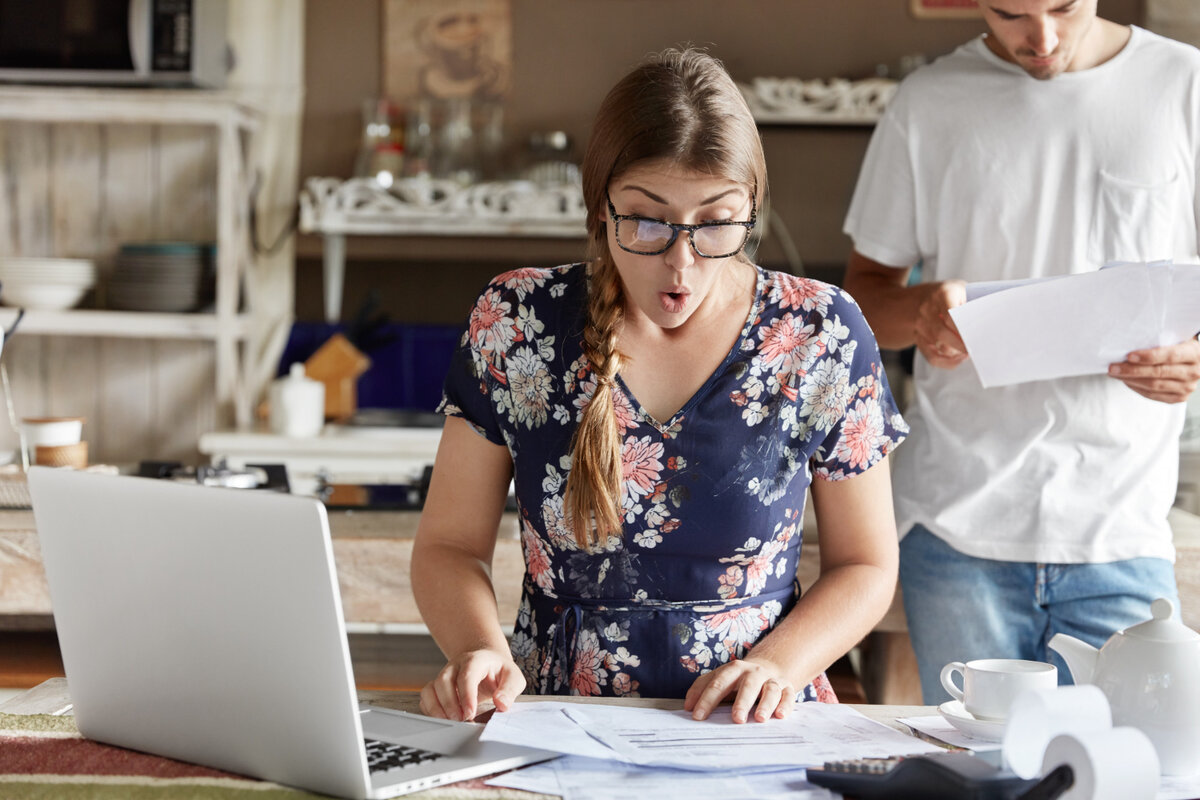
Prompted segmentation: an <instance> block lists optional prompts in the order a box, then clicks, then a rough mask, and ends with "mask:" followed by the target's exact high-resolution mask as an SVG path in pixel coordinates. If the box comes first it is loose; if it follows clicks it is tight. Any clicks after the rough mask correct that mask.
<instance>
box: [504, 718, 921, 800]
mask: <svg viewBox="0 0 1200 800" xmlns="http://www.w3.org/2000/svg"><path fill="white" fill-rule="evenodd" d="M482 738H483V739H484V740H489V741H498V742H510V743H518V744H523V745H528V746H531V747H539V748H543V749H546V750H553V751H555V752H559V753H563V754H564V756H565V757H563V758H559V759H556V760H554V761H550V762H546V763H544V764H539V765H535V766H533V767H527V768H525V769H522V770H519V771H517V772H510V773H508V774H505V775H502V776H500V777H498V778H495V779H493V780H491V781H489V783H491V784H493V785H496V786H504V787H508V788H513V789H522V790H525V791H530V792H542V793H545V794H557V795H561V796H562V797H563V798H566V800H593V799H594V798H602V797H604V798H609V797H613V796H614V789H616V790H618V791H619V794H620V796H628V797H649V796H654V797H656V798H658V799H659V800H671V798H686V799H687V800H706V799H707V798H713V800H728V798H731V797H755V798H762V800H770V798H775V797H780V798H782V797H788V798H828V797H836V795H833V794H831V793H829V792H828V791H827V790H825V789H822V788H820V787H817V786H814V785H812V784H810V783H808V782H807V780H806V779H805V770H804V768H805V767H807V766H820V765H822V764H824V763H825V762H826V761H836V760H842V759H854V758H870V757H881V758H882V757H888V756H895V755H919V754H922V753H936V752H943V748H940V747H938V746H936V745H933V744H929V743H928V742H924V741H922V740H920V739H916V738H914V737H912V736H908V735H906V734H904V733H901V732H900V731H897V730H894V729H892V728H889V727H887V726H886V725H883V724H881V723H878V722H875V721H873V720H870V719H868V718H867V717H865V716H863V715H862V714H860V713H859V712H858V711H855V710H854V709H852V708H849V707H847V706H842V705H832V704H825V703H801V704H798V705H797V706H796V708H795V710H794V711H793V712H792V713H791V714H790V715H788V717H787V718H786V719H771V720H768V721H766V722H748V723H744V724H740V725H739V724H735V723H734V722H733V718H732V715H731V713H730V709H729V707H728V706H723V707H721V708H718V709H717V710H716V711H714V712H713V714H712V715H711V717H710V718H709V719H707V720H705V721H703V722H697V721H695V720H693V719H692V717H691V714H689V713H688V712H685V711H664V710H661V709H650V708H630V707H628V706H616V705H593V704H587V705H582V704H578V703H556V702H538V703H517V704H515V705H514V706H513V707H512V708H511V709H510V710H509V711H506V712H504V713H497V714H493V715H492V718H491V721H489V722H488V725H487V728H486V729H485V730H484V733H483V736H482Z"/></svg>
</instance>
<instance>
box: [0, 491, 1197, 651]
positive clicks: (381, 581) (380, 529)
mask: <svg viewBox="0 0 1200 800" xmlns="http://www.w3.org/2000/svg"><path fill="white" fill-rule="evenodd" d="M419 519H420V512H417V511H331V512H329V524H330V532H331V534H332V536H333V548H334V558H335V561H336V563H337V569H338V579H339V581H340V582H341V587H342V602H343V607H344V610H345V613H346V619H347V622H348V623H349V624H350V626H351V631H352V632H397V633H411V632H423V631H424V626H423V624H422V622H421V617H420V614H419V613H418V612H417V609H416V603H415V602H414V601H413V599H412V586H411V583H410V581H409V564H410V563H411V558H412V542H413V537H414V536H415V534H416V529H417V521H418V520H419ZM1169 519H1170V521H1171V525H1172V528H1173V529H1174V531H1175V544H1176V548H1177V550H1178V552H1179V557H1178V560H1177V563H1176V576H1177V579H1178V581H1179V590H1180V597H1181V601H1182V606H1183V620H1184V622H1185V624H1187V625H1188V626H1189V627H1191V628H1193V629H1200V516H1197V515H1195V514H1190V513H1188V512H1186V511H1183V510H1181V509H1172V511H1171V513H1170V515H1169ZM815 528H816V526H815V522H814V521H813V520H812V519H811V517H809V518H808V519H806V524H805V537H804V538H805V544H804V549H803V550H802V556H801V560H800V568H799V570H798V572H797V575H798V577H799V579H800V584H801V586H803V587H805V588H807V587H808V586H810V585H811V584H812V582H813V581H814V580H815V579H816V577H817V574H818V572H819V565H818V564H819V555H820V547H819V539H818V538H817V536H816V531H815ZM524 570H525V566H524V558H523V555H522V553H521V542H520V532H519V523H518V518H517V515H516V514H515V513H506V514H505V515H504V516H503V518H502V520H501V525H500V531H499V535H498V538H497V545H496V554H495V559H494V563H493V574H494V577H495V580H494V583H495V586H496V594H497V603H498V605H499V608H500V619H501V621H502V622H503V623H504V624H506V625H511V624H512V621H513V620H514V619H516V609H517V604H518V602H519V600H520V591H521V576H522V575H523V574H524ZM50 614H51V612H50V595H49V590H48V589H47V587H46V579H45V573H44V571H43V568H42V564H41V550H40V547H39V546H38V540H37V533H36V529H35V526H34V520H33V512H31V511H28V510H0V629H6V628H7V629H10V630H11V629H21V628H33V629H49V628H51V627H53V624H52V617H51V616H50ZM905 629H906V628H905V624H904V613H903V608H902V606H901V604H900V602H899V599H897V601H896V602H893V604H892V608H891V610H889V612H888V614H887V616H885V618H884V619H883V620H882V621H881V622H880V624H879V625H878V626H877V627H876V630H879V631H887V632H899V631H904V630H905Z"/></svg>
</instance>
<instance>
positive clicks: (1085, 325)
mask: <svg viewBox="0 0 1200 800" xmlns="http://www.w3.org/2000/svg"><path fill="white" fill-rule="evenodd" d="M967 295H968V297H969V298H973V299H969V300H968V302H967V303H966V304H964V305H961V306H958V307H957V308H952V309H950V316H951V318H952V319H953V320H954V324H955V325H956V326H957V327H958V331H959V333H960V334H961V335H962V338H963V341H964V342H965V343H966V345H967V351H968V352H969V353H970V356H971V359H970V360H971V362H972V363H973V364H974V367H975V370H976V372H977V373H978V374H979V380H980V382H981V383H982V384H983V385H984V386H985V387H989V386H1004V385H1007V384H1013V383H1023V382H1025V381H1033V380H1045V379H1048V378H1062V377H1067V376H1071V375H1098V374H1104V373H1106V372H1107V371H1108V366H1109V364H1112V363H1115V362H1118V361H1124V360H1125V357H1126V355H1127V354H1128V353H1129V352H1130V351H1131V350H1139V349H1142V348H1146V347H1157V346H1161V345H1166V344H1175V343H1177V342H1181V341H1184V340H1185V339H1188V338H1191V337H1192V336H1194V335H1195V334H1196V332H1197V331H1200V266H1197V265H1194V264H1171V263H1167V262H1157V263H1154V264H1120V265H1114V266H1111V267H1107V268H1105V269H1101V270H1098V271H1096V272H1086V273H1082V274H1078V275H1066V276H1056V277H1054V278H1050V279H1043V280H1035V281H1011V282H988V283H984V284H969V285H968V289H967Z"/></svg>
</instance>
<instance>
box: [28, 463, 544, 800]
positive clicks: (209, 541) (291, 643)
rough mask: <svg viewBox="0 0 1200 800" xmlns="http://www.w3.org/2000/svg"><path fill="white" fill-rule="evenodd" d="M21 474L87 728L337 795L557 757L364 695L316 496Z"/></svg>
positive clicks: (121, 741)
mask: <svg viewBox="0 0 1200 800" xmlns="http://www.w3.org/2000/svg"><path fill="white" fill-rule="evenodd" d="M29 488H30V492H31V494H32V496H33V512H34V518H35V520H36V522H37V529H38V536H39V539H40V540H41V547H42V553H43V557H44V559H45V566H46V576H47V578H48V579H49V584H50V596H51V601H52V603H53V606H54V619H55V624H56V626H57V628H58V638H59V643H60V645H61V647H62V656H63V665H64V667H65V669H66V674H67V684H68V686H69V687H70V693H71V699H72V702H73V703H74V713H75V718H76V721H77V722H78V724H79V730H80V732H81V733H82V734H83V735H84V736H86V737H88V738H90V739H95V740H98V741H102V742H108V743H110V744H115V745H120V746H122V747H128V748H132V749H135V750H142V751H145V752H148V753H156V754H158V755H163V756H168V757H171V758H176V759H180V760H183V761H190V762H193V763H197V764H203V765H206V766H210V767H214V768H217V769H222V770H226V771H229V772H234V773H239V774H242V775H251V776H254V777H257V778H264V779H266V780H271V781H275V782H277V783H282V784H288V785H291V786H296V787H300V788H303V789H308V790H311V791H316V792H323V793H326V794H331V795H337V796H341V797H349V798H376V797H395V796H397V795H401V794H405V793H407V792H412V791H416V790H418V789H425V788H428V787H430V786H436V785H439V784H443V783H450V782H453V781H458V780H465V779H467V778H472V777H478V776H481V775H486V774H489V773H493V772H498V771H501V770H505V769H511V768H513V767H518V766H522V765H524V764H531V763H534V762H536V761H544V760H546V759H548V758H552V757H554V755H556V754H554V753H549V752H546V751H542V750H535V749H533V748H523V747H513V746H508V745H502V744H497V743H493V742H480V741H479V733H480V731H481V730H482V726H480V725H475V724H471V723H461V722H447V721H445V720H436V719H432V718H429V717H423V716H420V715H415V714H405V713H403V712H399V711H391V710H388V709H381V708H366V707H360V706H359V703H358V700H357V695H356V692H355V686H354V676H353V673H352V671H351V666H350V651H349V647H348V645H347V642H346V629H345V624H344V621H343V619H342V605H341V597H340V595H339V591H338V581H337V573H336V572H335V570H334V563H333V548H332V545H331V543H330V538H329V524H328V521H327V519H326V516H325V508H324V506H322V505H321V504H320V503H319V502H317V501H316V500H313V499H311V498H304V497H294V496H291V495H285V494H277V493H274V492H265V491H253V490H246V489H218V488H213V487H205V486H199V485H184V484H179V483H173V482H171V481H162V480H152V479H149V478H133V477H117V476H111V475H97V474H90V473H82V472H74V471H70V470H57V469H50V468H46V467H35V468H33V469H31V470H30V471H29ZM380 743H381V744H380ZM368 750H369V751H370V755H368Z"/></svg>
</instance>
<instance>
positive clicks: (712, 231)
mask: <svg viewBox="0 0 1200 800" xmlns="http://www.w3.org/2000/svg"><path fill="white" fill-rule="evenodd" d="M608 216H609V218H611V219H612V221H613V225H614V226H615V228H616V233H617V245H619V246H620V248H621V249H622V250H625V251H626V252H629V253H636V254H637V255H639V256H656V255H659V254H660V253H665V252H667V251H668V250H670V249H671V247H672V246H674V244H675V240H676V239H677V238H679V234H681V233H686V234H687V236H688V243H689V244H691V246H692V249H693V250H695V251H696V255H698V256H700V257H701V258H728V257H729V256H732V255H736V254H737V253H739V252H741V249H742V248H743V247H745V246H746V242H747V241H749V239H750V232H751V231H752V230H754V226H755V225H756V224H758V206H757V202H756V200H755V198H754V195H750V219H749V220H748V221H740V220H721V221H720V222H701V223H699V224H697V225H684V224H683V223H680V222H667V221H666V220H661V219H651V218H650V217H639V216H637V215H636V214H618V213H617V209H616V208H615V207H614V206H613V202H612V198H611V197H609V198H608Z"/></svg>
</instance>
